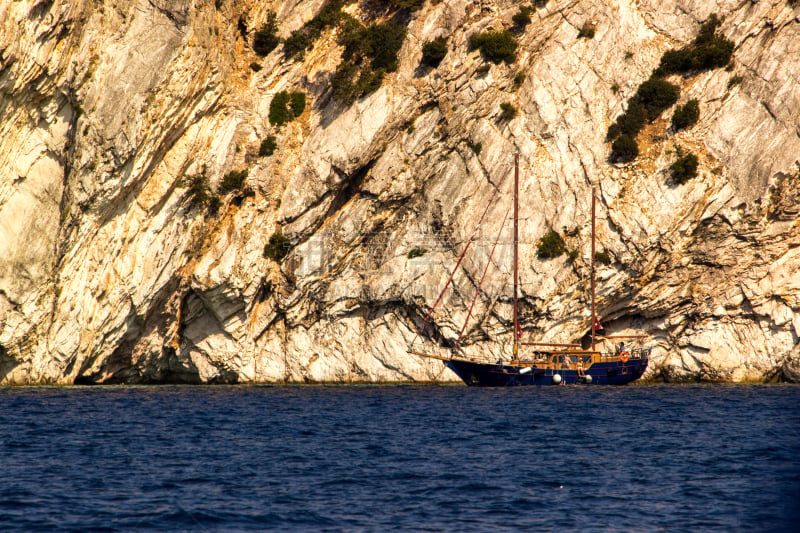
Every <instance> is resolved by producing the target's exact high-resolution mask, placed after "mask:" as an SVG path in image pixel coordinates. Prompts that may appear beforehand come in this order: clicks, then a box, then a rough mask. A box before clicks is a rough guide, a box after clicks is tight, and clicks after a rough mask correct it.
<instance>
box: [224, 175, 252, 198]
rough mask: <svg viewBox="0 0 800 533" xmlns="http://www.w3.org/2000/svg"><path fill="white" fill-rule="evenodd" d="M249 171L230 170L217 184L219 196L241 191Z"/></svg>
mask: <svg viewBox="0 0 800 533" xmlns="http://www.w3.org/2000/svg"><path fill="white" fill-rule="evenodd" d="M248 174H249V171H248V170H247V169H245V170H232V171H230V172H228V173H227V174H225V176H224V177H223V178H222V181H221V182H220V184H219V190H218V192H219V194H228V193H229V192H231V191H238V190H241V188H242V185H244V180H246V179H247V175H248Z"/></svg>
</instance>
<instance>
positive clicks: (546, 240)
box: [536, 230, 567, 259]
mask: <svg viewBox="0 0 800 533" xmlns="http://www.w3.org/2000/svg"><path fill="white" fill-rule="evenodd" d="M566 251H567V246H566V244H564V239H562V238H561V235H559V234H558V233H557V232H556V231H553V230H550V231H549V232H547V233H545V235H544V237H542V238H541V239H539V243H538V244H537V245H536V252H537V255H538V256H539V257H540V258H541V259H553V258H555V257H558V256H560V255H561V254H563V253H564V252H566Z"/></svg>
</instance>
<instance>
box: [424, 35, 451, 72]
mask: <svg viewBox="0 0 800 533" xmlns="http://www.w3.org/2000/svg"><path fill="white" fill-rule="evenodd" d="M446 55H447V37H437V38H436V39H434V40H432V41H428V42H427V43H425V44H424V45H422V60H421V61H420V63H422V64H423V65H426V66H428V67H432V68H436V67H438V66H439V63H441V62H442V60H443V59H444V58H445V56H446Z"/></svg>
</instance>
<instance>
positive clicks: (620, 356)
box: [408, 154, 651, 387]
mask: <svg viewBox="0 0 800 533" xmlns="http://www.w3.org/2000/svg"><path fill="white" fill-rule="evenodd" d="M498 188H499V187H498ZM498 188H496V189H495V194H496V193H497V190H498ZM492 198H494V196H492ZM491 201H492V200H490V203H491ZM595 202H596V195H595V190H594V188H592V249H591V326H590V332H589V333H588V334H587V335H585V336H584V338H583V339H582V342H581V343H574V344H572V343H566V344H565V343H551V342H525V341H523V340H522V329H521V327H520V323H519V226H518V220H519V154H517V155H516V156H515V158H514V217H513V218H514V254H513V258H514V259H513V260H514V267H513V272H514V274H513V279H514V285H513V311H514V313H513V325H512V326H513V330H514V332H513V356H512V358H511V359H510V360H503V359H502V358H501V359H500V360H496V361H494V362H492V361H488V360H480V359H478V358H473V357H467V356H465V355H463V354H462V353H461V352H460V350H459V349H458V346H459V341H456V343H455V346H454V347H453V348H451V349H450V353H449V355H439V354H433V353H427V352H421V351H418V350H414V349H413V344H414V342H415V341H416V339H417V338H418V337H419V336H420V334H421V333H422V331H423V329H424V328H425V326H426V324H427V323H428V320H429V319H430V316H431V314H432V313H433V311H434V310H435V308H436V306H437V305H438V303H439V302H440V301H441V297H442V295H443V294H444V292H445V290H447V287H448V285H449V284H450V283H451V282H452V280H453V277H454V275H455V273H456V271H457V270H458V268H459V265H460V264H461V261H462V259H463V258H464V254H465V253H466V251H467V249H468V248H469V244H470V243H471V240H470V241H468V242H467V246H466V247H465V249H464V251H463V252H462V254H461V257H460V258H459V260H458V262H457V264H456V266H455V268H454V269H453V272H452V273H451V275H450V278H449V279H448V281H447V283H446V284H445V287H444V289H443V290H442V292H441V293H440V295H439V298H438V299H437V300H436V302H435V303H434V305H433V306H432V307H431V309H430V311H429V313H428V316H427V317H426V318H425V320H424V321H423V323H422V325H421V326H420V328H419V329H418V330H417V335H416V336H415V337H414V340H412V342H411V344H410V345H409V349H408V351H409V353H411V354H414V355H417V356H422V357H428V358H433V359H439V360H441V361H442V362H443V363H444V364H445V365H446V366H447V367H448V368H449V369H450V370H452V371H453V372H454V373H455V374H456V375H457V376H458V377H459V378H461V380H462V381H463V382H464V383H466V384H467V385H468V386H478V387H511V386H525V385H542V386H543V385H574V384H581V385H624V384H627V383H630V382H632V381H635V380H637V379H639V378H640V377H641V376H642V374H644V371H645V370H646V369H647V363H648V361H649V358H650V351H651V349H650V348H646V347H643V346H636V347H631V348H626V347H625V343H624V340H625V339H634V340H635V341H636V340H638V339H642V338H644V336H633V335H626V336H614V335H608V336H606V335H603V334H602V332H604V330H603V329H602V327H601V325H600V322H599V320H598V318H597V315H596V312H595ZM486 212H488V206H487V210H486V211H484V216H485V215H486ZM482 220H483V217H481V221H482ZM478 224H479V225H480V222H479V223H478ZM501 231H502V230H501ZM496 245H497V241H495V246H496ZM492 252H494V248H493V249H492ZM490 260H491V256H490ZM487 267H488V264H487ZM485 274H486V271H484V276H485ZM482 281H483V279H481V282H482ZM478 290H480V284H479V285H478ZM476 296H477V294H476ZM473 305H474V300H473ZM470 314H471V308H470V313H468V314H467V318H466V320H469V317H470ZM464 328H466V322H465V324H464ZM464 328H462V330H461V334H463V332H464ZM459 340H460V336H459ZM617 340H619V341H620V344H619V345H617V344H616V341H617ZM609 341H610V344H612V345H613V349H611V350H610V351H608V350H607V351H603V350H602V349H600V348H599V347H598V344H600V345H602V346H604V347H605V346H607V345H608V344H609ZM523 349H525V350H530V353H523Z"/></svg>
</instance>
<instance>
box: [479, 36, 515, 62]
mask: <svg viewBox="0 0 800 533" xmlns="http://www.w3.org/2000/svg"><path fill="white" fill-rule="evenodd" d="M469 49H470V50H480V51H481V56H483V58H484V59H486V60H487V61H491V62H492V63H494V64H500V63H502V62H505V63H513V62H514V61H516V60H517V39H516V37H514V34H513V33H511V32H510V31H508V30H504V31H487V32H482V33H473V34H472V35H471V36H470V38H469Z"/></svg>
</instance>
